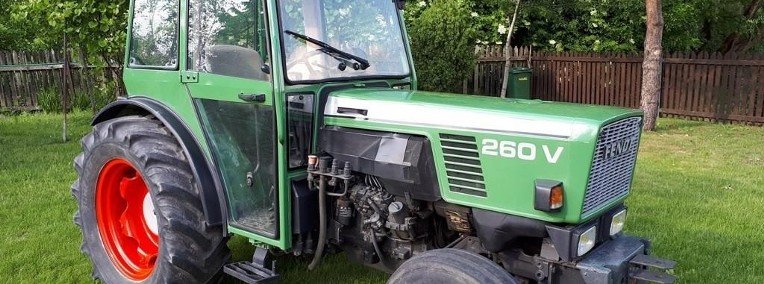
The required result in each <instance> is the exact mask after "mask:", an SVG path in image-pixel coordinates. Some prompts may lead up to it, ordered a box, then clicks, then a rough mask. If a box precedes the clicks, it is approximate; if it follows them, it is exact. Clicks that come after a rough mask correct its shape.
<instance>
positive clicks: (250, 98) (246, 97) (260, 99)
mask: <svg viewBox="0 0 764 284" xmlns="http://www.w3.org/2000/svg"><path fill="white" fill-rule="evenodd" d="M239 99H241V100H242V101H245V102H251V103H264V102H265V94H245V93H241V94H239Z"/></svg>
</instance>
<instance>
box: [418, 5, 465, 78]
mask: <svg viewBox="0 0 764 284" xmlns="http://www.w3.org/2000/svg"><path fill="white" fill-rule="evenodd" d="M420 3H425V2H420ZM419 5H420V6H417V4H411V5H410V6H416V7H412V9H417V8H422V6H421V5H422V4H419ZM419 12H420V11H411V12H409V13H408V15H407V16H408V31H409V37H410V38H411V49H412V53H413V56H414V65H416V71H417V76H418V79H419V88H420V89H423V90H428V91H441V92H459V90H460V89H461V83H462V81H464V79H466V78H467V76H468V75H469V74H470V73H472V69H473V67H474V66H475V58H476V56H475V42H476V40H477V33H476V30H475V29H474V27H473V24H472V18H471V16H470V10H469V9H468V8H467V6H466V5H465V2H464V1H462V0H454V1H443V0H441V1H434V2H433V3H432V4H431V6H430V7H429V8H427V9H424V10H423V11H421V13H419Z"/></svg>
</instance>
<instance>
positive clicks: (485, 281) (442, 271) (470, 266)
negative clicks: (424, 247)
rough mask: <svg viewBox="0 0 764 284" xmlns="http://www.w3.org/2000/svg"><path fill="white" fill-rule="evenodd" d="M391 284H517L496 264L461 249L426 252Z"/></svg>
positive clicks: (402, 269) (401, 269) (405, 265)
mask: <svg viewBox="0 0 764 284" xmlns="http://www.w3.org/2000/svg"><path fill="white" fill-rule="evenodd" d="M387 283H388V284H404V283H438V284H514V283H517V282H516V281H515V279H514V278H512V276H511V275H509V273H507V272H506V271H505V270H504V269H502V268H501V266H499V265H497V264H496V263H494V262H493V261H491V260H489V259H487V258H485V257H482V256H480V255H477V254H474V253H471V252H467V251H464V250H459V249H436V250H431V251H426V252H424V253H422V254H420V255H417V256H415V257H412V258H411V259H409V260H407V261H406V262H404V263H403V264H402V265H401V266H400V267H399V268H398V269H397V270H396V271H395V273H393V275H392V276H390V279H388V280H387Z"/></svg>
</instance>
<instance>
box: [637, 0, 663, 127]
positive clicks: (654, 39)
mask: <svg viewBox="0 0 764 284" xmlns="http://www.w3.org/2000/svg"><path fill="white" fill-rule="evenodd" d="M645 10H646V11H647V33H646V34H645V55H644V61H643V63H642V101H641V108H642V111H644V112H645V121H644V126H643V128H644V129H645V130H647V131H652V130H655V121H656V119H657V117H658V103H659V100H660V94H661V74H662V73H663V67H662V65H663V47H662V45H661V42H662V40H663V10H662V3H661V0H646V1H645Z"/></svg>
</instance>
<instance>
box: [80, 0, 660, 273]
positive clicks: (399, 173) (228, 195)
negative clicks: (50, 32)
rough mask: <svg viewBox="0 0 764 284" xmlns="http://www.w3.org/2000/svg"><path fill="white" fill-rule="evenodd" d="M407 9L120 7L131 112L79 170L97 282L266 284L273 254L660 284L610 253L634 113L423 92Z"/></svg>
mask: <svg viewBox="0 0 764 284" xmlns="http://www.w3.org/2000/svg"><path fill="white" fill-rule="evenodd" d="M403 6H404V2H403V1H400V0H394V1H391V0H331V1H321V0H248V1H240V0H236V1H234V0H132V1H131V5H130V13H129V19H130V21H129V28H128V40H127V48H126V54H125V59H124V60H125V61H124V82H125V84H126V86H127V92H128V94H129V96H128V97H127V98H123V99H119V100H117V101H116V102H114V103H112V104H110V105H108V106H107V107H105V108H104V109H103V110H102V111H101V112H100V113H99V114H97V115H96V117H95V119H94V120H93V122H92V124H93V130H92V132H91V133H90V134H88V135H87V136H85V137H84V138H83V139H82V149H83V151H82V153H81V154H80V155H78V156H77V157H76V158H75V160H74V164H75V167H76V170H77V172H78V179H77V180H76V181H75V182H74V184H73V185H72V192H73V194H74V196H75V198H76V199H77V202H78V207H79V208H78V211H77V212H76V215H75V223H76V224H78V225H79V226H80V227H81V230H82V233H83V239H84V241H83V246H82V250H83V252H84V253H85V254H87V255H88V256H89V258H90V260H91V261H92V263H93V266H94V272H93V276H94V277H95V278H96V279H100V280H101V281H103V282H107V283H168V282H172V283H206V282H216V281H219V280H220V279H221V278H222V277H223V276H224V275H226V274H228V275H230V276H233V277H235V278H237V279H240V280H242V281H244V282H246V283H270V282H274V281H276V280H277V279H278V274H277V273H276V272H275V271H274V268H273V266H272V265H271V263H268V262H266V257H267V256H268V254H269V252H279V253H280V254H283V253H286V254H292V255H307V256H308V257H312V259H313V261H312V262H311V263H310V265H309V268H310V269H313V268H315V267H316V266H317V265H319V264H320V261H321V259H322V257H323V256H324V255H325V253H326V252H328V251H343V252H344V253H345V254H346V255H347V256H348V257H349V258H350V259H351V260H352V261H354V262H358V263H363V264H365V265H368V266H370V267H373V268H376V269H380V270H383V271H386V272H388V273H391V274H392V275H391V277H390V278H389V280H388V283H634V282H637V281H647V282H655V283H671V282H673V281H674V277H673V276H671V275H668V274H666V273H665V272H664V270H666V269H671V268H672V267H673V266H674V262H672V261H669V260H662V259H658V258H654V257H652V256H649V251H650V243H649V241H647V240H645V239H642V238H637V237H631V236H626V235H624V234H623V233H622V230H623V227H624V223H625V221H626V216H627V213H626V212H627V210H626V207H625V206H624V199H626V197H627V196H628V195H629V192H630V187H631V182H632V178H633V175H634V174H633V173H634V166H635V162H636V156H637V150H638V146H639V139H640V133H641V132H640V131H641V126H642V113H641V112H639V111H637V110H630V109H621V108H614V107H602V106H585V105H577V104H567V103H553V102H545V101H538V100H520V99H501V98H489V97H474V96H470V97H468V96H464V95H455V94H442V93H430V92H423V91H417V80H416V74H415V72H414V64H413V62H412V58H411V52H410V50H409V43H408V39H407V35H406V30H405V27H404V22H403V19H402V18H403V17H402V11H401V10H402V8H403ZM231 235H239V236H242V237H244V238H247V239H249V240H250V241H251V243H252V244H253V245H254V246H255V247H256V249H255V253H254V255H253V257H252V260H251V261H244V262H238V263H229V262H228V260H229V256H230V251H229V248H228V246H227V241H228V239H229V237H230V236H231Z"/></svg>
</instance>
